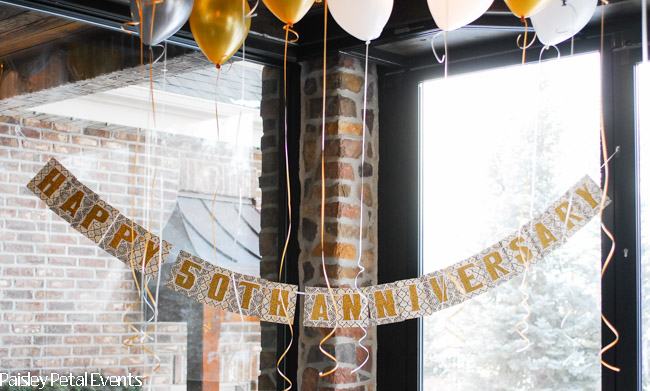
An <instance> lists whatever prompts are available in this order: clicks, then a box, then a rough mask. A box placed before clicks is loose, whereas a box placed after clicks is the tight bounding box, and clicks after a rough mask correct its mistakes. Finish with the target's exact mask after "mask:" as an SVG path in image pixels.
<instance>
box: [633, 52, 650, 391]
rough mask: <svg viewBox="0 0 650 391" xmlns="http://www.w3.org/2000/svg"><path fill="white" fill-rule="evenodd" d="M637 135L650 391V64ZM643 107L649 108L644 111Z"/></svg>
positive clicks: (643, 76)
mask: <svg viewBox="0 0 650 391" xmlns="http://www.w3.org/2000/svg"><path fill="white" fill-rule="evenodd" d="M636 83H637V84H636V85H637V95H636V98H637V120H638V123H637V126H638V128H637V132H638V134H639V144H640V145H639V150H640V151H641V157H640V160H641V170H640V178H641V189H640V190H641V278H642V281H641V292H642V293H641V294H642V302H641V305H642V307H641V308H642V309H643V311H642V314H643V315H642V316H643V318H642V322H643V328H642V335H643V346H642V352H643V363H642V365H643V390H644V391H648V390H650V358H649V357H648V352H650V311H648V308H650V264H649V262H650V200H649V199H648V194H650V154H649V153H650V135H649V134H648V132H650V121H649V117H648V113H647V107H648V104H650V64H648V63H646V64H640V65H638V66H637V67H636ZM642 108H646V110H645V111H644V110H643V109H642Z"/></svg>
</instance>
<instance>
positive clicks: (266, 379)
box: [258, 66, 284, 391]
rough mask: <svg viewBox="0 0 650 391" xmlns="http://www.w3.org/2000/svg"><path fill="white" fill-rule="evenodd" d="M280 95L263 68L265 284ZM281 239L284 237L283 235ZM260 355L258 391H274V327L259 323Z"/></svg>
mask: <svg viewBox="0 0 650 391" xmlns="http://www.w3.org/2000/svg"><path fill="white" fill-rule="evenodd" d="M281 91H282V70H280V69H278V68H274V67H268V66H267V67H264V71H263V72H262V103H261V106H260V115H261V117H262V121H263V123H262V126H263V132H264V133H263V136H262V175H261V176H260V182H259V184H260V188H261V189H262V219H261V231H260V254H261V255H262V261H261V262H260V277H262V278H265V279H267V280H269V281H277V280H278V270H279V265H278V263H279V259H278V226H277V221H278V213H279V212H278V191H279V189H278V174H279V173H278V169H279V168H278V154H279V153H281V148H280V147H279V142H280V140H279V134H280V126H281V123H280V117H279V113H280V112H279V107H280V103H281V101H280V93H281ZM283 237H284V235H283ZM261 330H262V353H261V354H260V377H259V382H258V388H259V390H260V391H275V390H276V382H277V378H276V372H275V364H276V362H277V358H276V357H277V341H278V336H277V330H278V326H277V325H276V324H274V323H267V322H261Z"/></svg>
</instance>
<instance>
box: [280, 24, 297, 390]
mask: <svg viewBox="0 0 650 391" xmlns="http://www.w3.org/2000/svg"><path fill="white" fill-rule="evenodd" d="M292 27H293V24H292V23H287V24H286V25H284V27H282V28H283V29H284V31H285V37H284V62H283V65H284V67H283V70H284V73H283V77H284V162H285V170H286V177H287V212H288V215H289V227H288V228H287V237H286V239H285V241H284V247H283V248H282V256H281V257H280V271H279V272H278V282H282V269H284V260H285V259H286V257H287V248H288V247H289V240H290V239H291V223H292V216H291V178H290V177H289V143H288V140H287V50H288V46H289V42H290V41H289V32H291V33H293V34H294V35H295V36H296V38H295V39H294V40H292V41H291V42H296V41H298V38H299V36H298V33H297V32H295V31H294V30H293V29H292ZM280 303H282V309H283V311H284V313H285V315H286V316H287V326H289V333H290V334H291V338H290V339H289V343H288V344H287V348H286V349H285V350H284V352H282V354H281V355H280V358H278V361H277V363H276V364H275V370H276V372H277V373H278V374H279V375H280V376H281V377H282V378H283V379H284V380H285V381H286V382H287V383H289V386H288V387H287V388H285V389H284V390H283V391H289V390H291V388H292V387H293V383H292V382H291V380H290V379H289V378H288V377H287V376H286V375H285V374H284V372H282V370H280V365H281V364H282V361H283V360H284V358H285V357H286V356H287V354H288V353H289V350H290V349H291V346H292V345H293V326H292V325H291V322H290V319H289V314H288V311H287V309H286V307H285V304H284V300H283V299H282V295H280Z"/></svg>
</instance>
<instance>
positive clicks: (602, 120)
mask: <svg viewBox="0 0 650 391" xmlns="http://www.w3.org/2000/svg"><path fill="white" fill-rule="evenodd" d="M603 3H604V4H608V2H607V1H606V0H604V1H603ZM600 8H601V14H600V17H601V19H600V52H601V53H603V52H604V49H605V7H600ZM600 58H601V60H600V61H601V69H602V68H603V67H604V61H605V60H604V56H603V55H601V57H600ZM600 99H601V101H600V104H601V106H600V139H601V145H602V147H601V149H602V153H603V160H605V164H604V166H605V167H604V169H605V182H604V184H603V198H602V199H601V201H600V227H601V229H602V230H603V232H604V233H605V235H607V237H608V238H609V240H611V241H612V245H611V247H610V250H609V253H608V254H607V258H606V259H605V263H604V264H603V267H602V270H601V272H600V279H601V282H602V280H603V279H604V277H605V272H606V271H607V267H608V266H609V264H610V262H611V261H612V259H613V257H614V250H615V249H616V241H615V240H614V235H613V234H612V233H611V232H610V231H609V229H608V228H607V226H606V225H605V222H604V221H603V211H604V210H605V205H606V202H607V191H608V190H609V159H608V154H607V138H606V135H605V115H604V103H603V100H602V99H603V98H602V94H601V98H600ZM600 316H601V318H602V319H603V322H604V323H605V325H606V326H607V328H609V330H610V331H611V332H612V333H613V334H614V337H615V338H614V340H613V341H612V342H610V343H609V344H608V345H607V346H605V347H603V348H602V349H601V351H600V363H601V364H602V365H603V366H604V367H605V368H607V369H610V370H612V371H614V372H620V371H621V369H620V368H618V367H615V366H613V365H611V364H609V363H607V362H605V360H604V359H603V355H604V354H605V352H607V351H608V350H610V349H611V348H613V347H614V346H616V344H617V343H618V340H619V333H618V330H616V328H615V327H614V326H613V325H612V324H611V323H610V322H609V320H607V318H606V317H605V314H604V313H603V312H602V311H601V314H600Z"/></svg>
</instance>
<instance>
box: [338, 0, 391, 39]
mask: <svg viewBox="0 0 650 391" xmlns="http://www.w3.org/2000/svg"><path fill="white" fill-rule="evenodd" d="M327 5H328V7H329V9H330V12H331V13H332V16H333V17H334V20H336V23H338V24H339V26H341V28H343V30H345V31H347V32H348V33H349V34H350V35H352V36H354V37H355V38H358V39H360V40H362V41H371V40H373V39H375V38H377V37H379V36H380V35H381V32H382V30H384V26H386V23H388V18H390V13H391V12H392V11H393V0H328V1H327Z"/></svg>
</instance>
